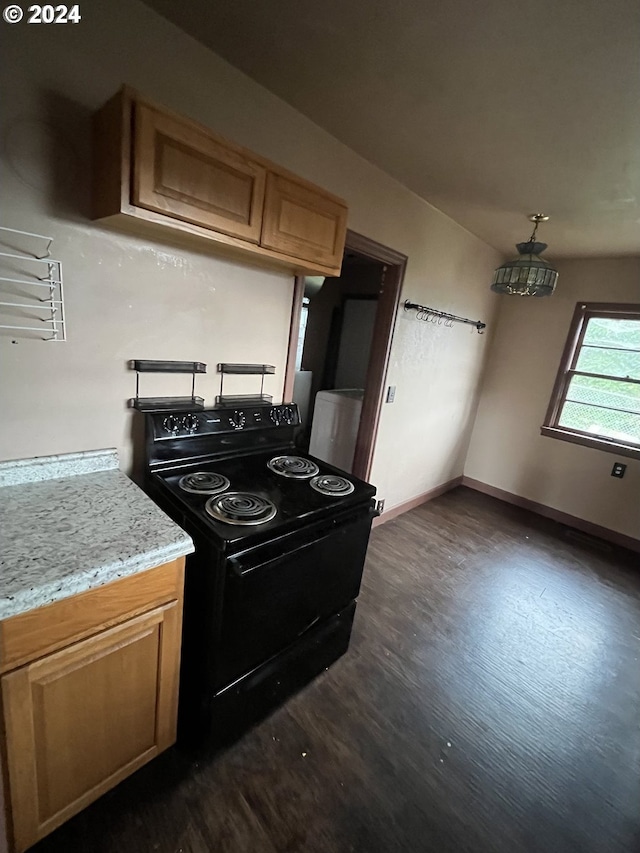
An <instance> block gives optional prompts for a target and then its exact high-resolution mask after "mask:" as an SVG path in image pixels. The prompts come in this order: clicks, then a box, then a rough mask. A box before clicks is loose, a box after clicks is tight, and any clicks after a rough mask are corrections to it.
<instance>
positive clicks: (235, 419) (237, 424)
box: [229, 411, 246, 429]
mask: <svg viewBox="0 0 640 853" xmlns="http://www.w3.org/2000/svg"><path fill="white" fill-rule="evenodd" d="M245 421H246V417H245V415H244V412H239V411H235V412H234V413H233V414H232V415H229V426H232V427H233V428H234V429H242V427H243V426H244V424H245Z"/></svg>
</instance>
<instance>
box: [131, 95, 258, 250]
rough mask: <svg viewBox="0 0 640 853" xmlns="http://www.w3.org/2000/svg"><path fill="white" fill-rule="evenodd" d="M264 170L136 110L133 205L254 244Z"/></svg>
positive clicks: (188, 129) (176, 124) (187, 129)
mask: <svg viewBox="0 0 640 853" xmlns="http://www.w3.org/2000/svg"><path fill="white" fill-rule="evenodd" d="M265 175H266V170H265V168H264V167H263V166H261V165H259V164H258V163H255V162H253V161H251V160H250V159H249V158H247V157H245V156H244V155H243V154H242V153H241V152H240V151H236V150H235V149H234V148H232V147H230V146H226V145H224V144H223V143H222V142H219V141H217V140H216V139H214V138H213V137H211V136H208V135H207V134H205V133H203V132H199V131H198V130H196V129H195V128H193V127H192V126H190V125H188V124H186V123H184V124H183V123H181V122H180V121H178V120H176V119H174V118H172V117H170V116H167V115H164V114H162V113H160V112H158V111H157V110H154V109H151V108H150V107H147V106H146V105H144V104H137V105H136V110H135V121H134V151H133V187H132V194H133V198H132V201H133V203H134V204H135V205H138V206H139V207H145V208H147V209H148V210H154V211H156V212H158V213H164V214H167V215H168V216H173V217H176V218H178V219H184V220H185V221H187V222H193V223H195V224H196V225H203V226H204V227H206V228H212V229H214V230H216V231H222V232H223V233H225V234H230V235H232V236H234V237H242V238H243V239H244V240H249V241H252V242H254V243H257V242H258V240H259V238H260V229H261V224H262V206H263V202H264V185H265Z"/></svg>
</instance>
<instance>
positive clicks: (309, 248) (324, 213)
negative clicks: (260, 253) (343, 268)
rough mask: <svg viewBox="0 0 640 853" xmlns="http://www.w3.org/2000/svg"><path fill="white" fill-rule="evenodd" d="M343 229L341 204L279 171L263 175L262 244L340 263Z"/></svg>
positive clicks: (328, 263) (306, 257)
mask: <svg viewBox="0 0 640 853" xmlns="http://www.w3.org/2000/svg"><path fill="white" fill-rule="evenodd" d="M346 229H347V208H346V207H344V205H341V204H339V203H338V202H336V201H334V200H333V198H329V197H328V196H325V195H323V194H322V193H321V192H320V191H315V190H313V189H311V188H310V187H307V186H305V185H303V184H299V183H296V182H295V181H292V180H289V179H288V178H284V177H282V176H281V175H277V174H275V173H272V172H270V173H269V174H268V175H267V191H266V197H265V206H264V222H263V226H262V237H261V238H260V243H261V245H262V246H265V247H266V248H269V249H275V250H276V251H278V252H283V253H285V254H287V255H292V256H293V257H296V258H302V259H304V260H310V261H315V262H316V263H321V264H325V265H326V266H334V267H340V265H341V263H342V253H343V251H344V241H345V235H346Z"/></svg>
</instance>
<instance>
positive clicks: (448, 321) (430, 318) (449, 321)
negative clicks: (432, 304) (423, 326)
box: [404, 299, 487, 335]
mask: <svg viewBox="0 0 640 853" xmlns="http://www.w3.org/2000/svg"><path fill="white" fill-rule="evenodd" d="M404 310H405V311H411V310H414V311H417V317H418V320H425V321H427V322H430V323H435V322H438V321H439V320H444V321H445V326H447V327H449V328H451V326H452V325H453V324H454V323H466V324H467V326H475V328H476V331H477V332H478V334H479V335H481V334H482V333H483V332H482V330H483V329H486V328H487V324H486V323H482V322H481V321H480V320H469V319H468V318H467V317H457V316H456V315H455V314H448V313H447V312H446V311H438V310H437V308H427V306H426V305H418V303H417V302H410V301H409V300H408V299H407V300H406V301H405V303H404ZM438 325H442V324H441V323H438Z"/></svg>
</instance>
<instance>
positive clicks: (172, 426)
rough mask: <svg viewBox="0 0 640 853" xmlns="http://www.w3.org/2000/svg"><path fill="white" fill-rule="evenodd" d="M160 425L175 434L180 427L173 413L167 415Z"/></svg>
mask: <svg viewBox="0 0 640 853" xmlns="http://www.w3.org/2000/svg"><path fill="white" fill-rule="evenodd" d="M162 427H163V429H164V431H165V432H170V433H172V434H173V435H175V434H176V433H177V432H178V430H179V429H180V421H179V420H178V418H174V416H173V415H169V417H167V418H165V419H164V420H163V421H162Z"/></svg>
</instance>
